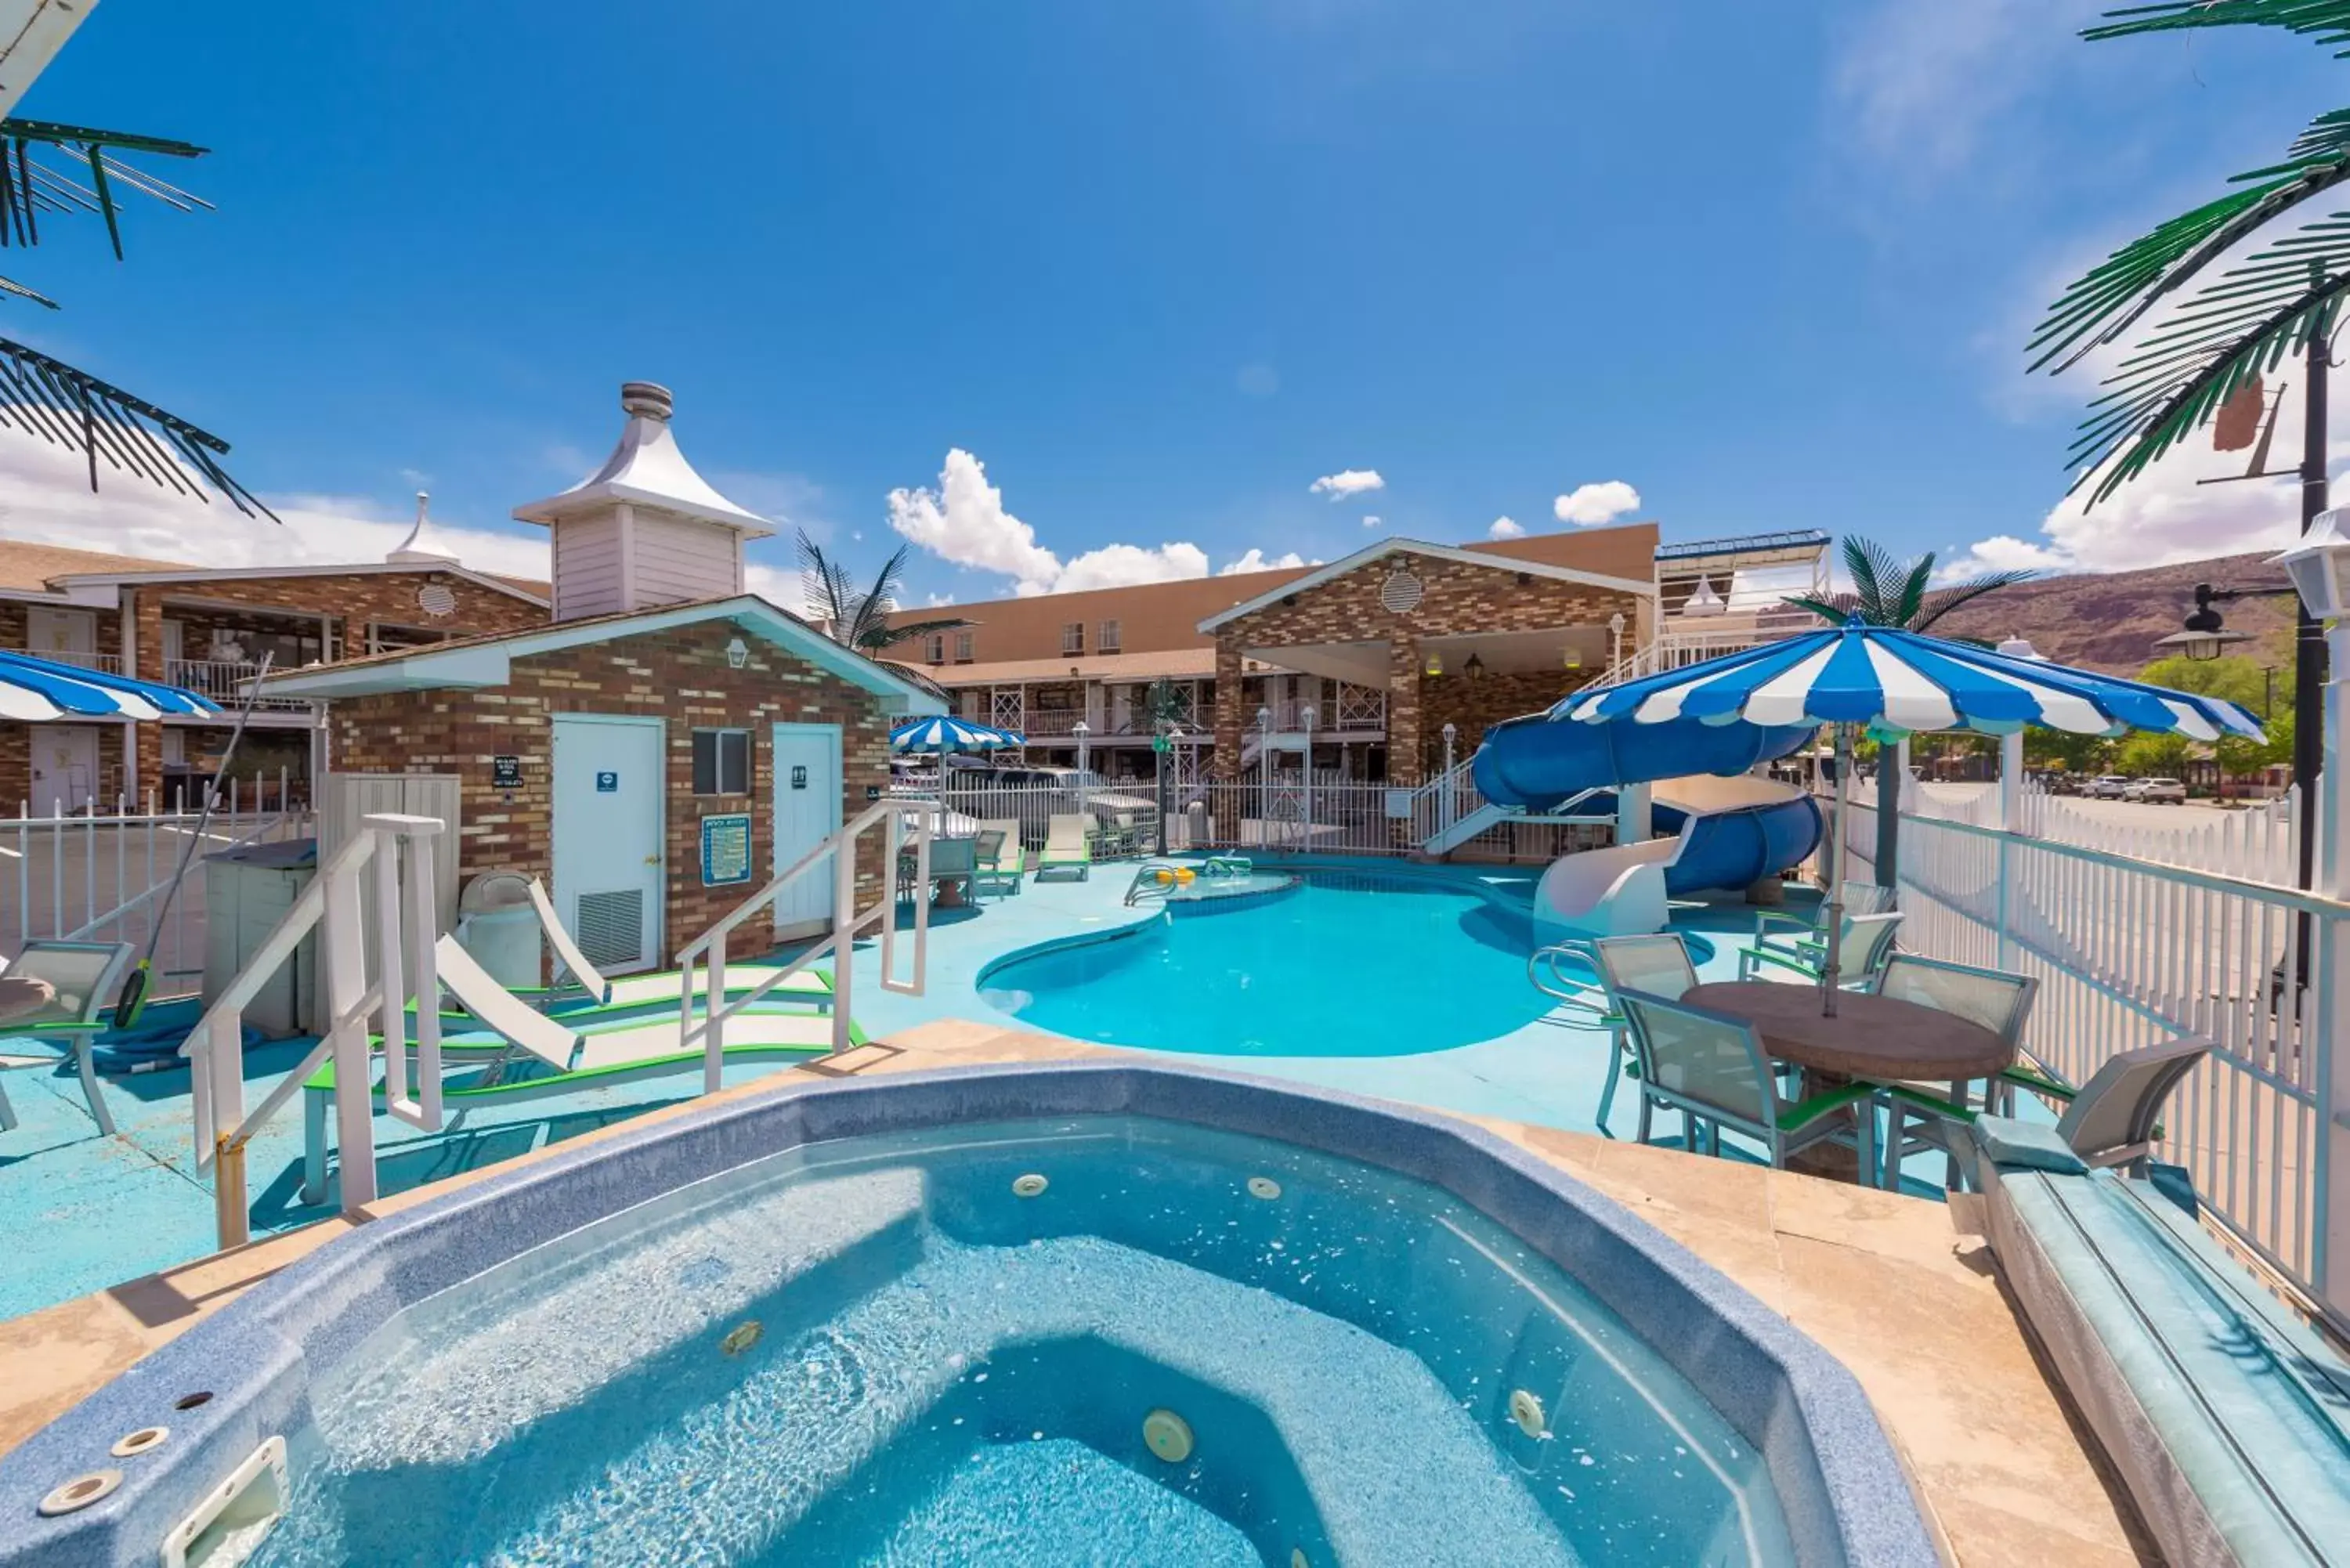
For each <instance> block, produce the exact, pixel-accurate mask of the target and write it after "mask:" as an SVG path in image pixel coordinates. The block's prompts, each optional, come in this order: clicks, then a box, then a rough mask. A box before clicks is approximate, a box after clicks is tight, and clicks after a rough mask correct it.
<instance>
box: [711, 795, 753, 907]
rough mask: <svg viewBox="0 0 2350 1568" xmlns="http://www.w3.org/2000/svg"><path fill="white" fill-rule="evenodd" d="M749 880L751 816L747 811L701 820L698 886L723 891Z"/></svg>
mask: <svg viewBox="0 0 2350 1568" xmlns="http://www.w3.org/2000/svg"><path fill="white" fill-rule="evenodd" d="M750 879H751V816H750V814H749V813H748V812H739V813H730V814H728V815H724V816H705V817H703V818H702V886H703V887H705V888H723V887H724V886H725V885H726V884H728V883H730V882H748V881H749V880H750Z"/></svg>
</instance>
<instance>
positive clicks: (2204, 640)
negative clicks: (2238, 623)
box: [2154, 583, 2251, 659]
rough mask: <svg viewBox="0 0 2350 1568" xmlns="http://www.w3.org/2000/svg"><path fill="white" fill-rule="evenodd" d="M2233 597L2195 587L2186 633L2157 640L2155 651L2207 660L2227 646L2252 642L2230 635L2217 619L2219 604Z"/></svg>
mask: <svg viewBox="0 0 2350 1568" xmlns="http://www.w3.org/2000/svg"><path fill="white" fill-rule="evenodd" d="M2234 597H2237V596H2236V594H2234V593H2232V592H2230V591H2229V590H2228V589H2225V588H2214V587H2212V586H2211V585H2210V584H2209V583H2198V584H2196V585H2195V607H2194V609H2192V610H2191V611H2189V613H2188V617H2187V620H2186V622H2185V629H2184V630H2180V631H2174V632H2172V633H2171V634H2170V635H2169V636H2168V637H2165V638H2158V639H2156V640H2155V644H2154V646H2155V649H2157V651H2158V652H2159V653H2161V654H2163V655H2165V656H2177V655H2181V654H2183V655H2185V656H2186V657H2187V658H2189V659H2217V658H2219V657H2220V649H2222V648H2224V647H2225V646H2227V645H2228V644H2229V643H2231V642H2250V641H2251V638H2250V637H2249V636H2247V635H2246V634H2245V633H2243V632H2241V631H2230V630H2229V629H2228V628H2227V626H2226V623H2225V622H2224V621H2222V620H2221V618H2220V607H2219V601H2220V600H2221V599H2231V598H2234Z"/></svg>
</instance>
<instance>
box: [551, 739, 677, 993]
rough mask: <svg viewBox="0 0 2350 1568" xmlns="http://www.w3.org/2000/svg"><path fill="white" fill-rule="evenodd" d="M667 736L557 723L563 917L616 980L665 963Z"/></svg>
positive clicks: (559, 904)
mask: <svg viewBox="0 0 2350 1568" xmlns="http://www.w3.org/2000/svg"><path fill="white" fill-rule="evenodd" d="M661 734H662V726H661V722H660V720H659V719H647V718H634V717H626V716H621V715H617V714H612V715H607V714H602V713H557V714H556V715H555V908H556V912H557V913H558V914H560V915H561V916H562V917H563V922H564V924H566V925H567V926H569V927H570V928H571V934H572V936H573V937H575V938H576V939H577V940H578V943H579V950H580V951H581V952H583V953H585V954H586V955H587V961H589V962H590V963H593V964H594V965H595V966H596V967H597V968H598V969H601V970H606V971H609V972H611V973H614V974H626V973H628V972H629V971H631V970H640V969H650V968H651V967H652V966H653V964H654V963H655V962H656V961H659V959H660V941H661V906H662V904H663V902H664V901H665V900H664V899H663V897H662V895H663V893H664V891H665V889H666V886H667V884H666V877H665V875H664V867H663V866H662V864H661V813H662V810H663V806H662V801H663V796H664V790H663V787H662V785H663V779H662V776H661V771H662V767H663V762H662V753H661Z"/></svg>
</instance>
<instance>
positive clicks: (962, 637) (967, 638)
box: [955, 631, 979, 664]
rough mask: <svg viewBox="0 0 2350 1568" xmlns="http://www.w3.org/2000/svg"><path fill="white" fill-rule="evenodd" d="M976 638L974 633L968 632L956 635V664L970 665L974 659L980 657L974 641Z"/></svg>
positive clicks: (960, 632)
mask: <svg viewBox="0 0 2350 1568" xmlns="http://www.w3.org/2000/svg"><path fill="white" fill-rule="evenodd" d="M974 636H975V634H974V633H972V632H968V631H959V632H957V633H955V662H956V663H957V664H969V663H970V662H971V661H972V659H976V658H977V657H979V655H978V653H977V651H976V649H977V647H978V645H977V643H976V642H975V641H974V640H973V638H974Z"/></svg>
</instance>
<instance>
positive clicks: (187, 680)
mask: <svg viewBox="0 0 2350 1568" xmlns="http://www.w3.org/2000/svg"><path fill="white" fill-rule="evenodd" d="M260 673H261V666H260V664H259V663H258V662H255V661H251V660H242V659H240V660H234V661H232V660H229V659H165V660H163V680H164V682H165V683H166V684H168V685H172V686H180V687H184V688H186V689H187V690H188V691H192V692H194V693H195V694H196V695H197V696H199V697H209V698H211V699H212V700H213V701H215V702H217V703H219V704H220V705H221V706H222V707H224V708H235V707H238V706H240V705H241V704H243V702H244V688H245V684H246V682H248V681H250V680H253V679H254V678H255V676H257V675H259V674H260ZM253 706H254V709H255V711H258V712H279V713H285V712H293V713H300V712H305V711H308V709H309V706H310V704H309V702H308V701H306V700H305V699H303V698H300V697H264V698H262V699H261V700H260V701H257V702H255V704H254V705H253Z"/></svg>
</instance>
